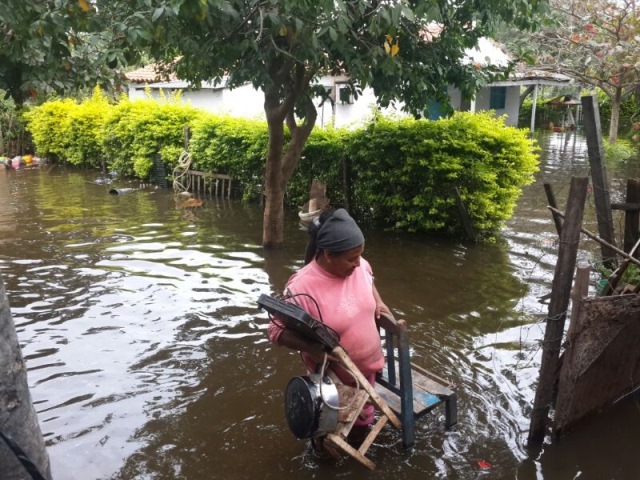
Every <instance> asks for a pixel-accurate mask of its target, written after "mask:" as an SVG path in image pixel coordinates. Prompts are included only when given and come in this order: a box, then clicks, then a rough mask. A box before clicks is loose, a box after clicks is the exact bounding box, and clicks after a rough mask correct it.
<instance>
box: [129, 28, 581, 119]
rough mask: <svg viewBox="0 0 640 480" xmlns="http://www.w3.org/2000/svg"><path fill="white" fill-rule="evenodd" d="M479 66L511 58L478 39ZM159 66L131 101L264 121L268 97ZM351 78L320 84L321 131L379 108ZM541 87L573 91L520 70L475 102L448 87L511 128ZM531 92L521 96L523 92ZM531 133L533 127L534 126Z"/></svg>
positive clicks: (136, 86) (466, 106)
mask: <svg viewBox="0 0 640 480" xmlns="http://www.w3.org/2000/svg"><path fill="white" fill-rule="evenodd" d="M466 61H468V62H472V63H474V64H476V65H478V66H486V65H496V66H506V65H507V64H508V62H509V56H508V54H507V53H506V52H505V51H504V50H503V49H502V48H501V47H500V46H499V45H498V44H497V43H495V42H493V41H492V40H489V39H484V38H482V39H480V41H479V42H478V46H477V47H476V48H474V49H469V50H468V51H467V60H466ZM160 72H161V70H160V69H158V68H157V67H156V66H155V65H148V66H146V67H144V68H141V69H138V70H134V71H132V72H129V73H127V74H126V78H127V80H128V81H129V84H128V88H129V98H131V99H136V98H144V96H145V91H149V92H150V94H151V96H152V98H157V99H160V98H162V96H163V95H165V96H168V95H170V94H172V93H173V92H175V91H178V90H179V91H181V99H182V101H183V102H185V103H190V104H191V105H192V106H193V107H196V108H201V109H203V110H206V111H209V112H212V113H216V114H222V115H230V116H237V117H245V118H260V119H264V118H265V114H264V95H263V93H262V92H261V91H258V90H256V89H255V88H253V86H252V85H251V84H249V83H247V84H245V85H242V86H240V87H236V88H234V89H230V88H228V87H227V86H226V81H227V79H226V78H223V79H222V82H221V83H220V84H218V85H214V84H213V83H206V82H205V83H203V84H202V86H201V87H200V88H199V89H195V88H191V87H190V86H189V84H188V83H187V82H185V81H182V80H178V79H177V78H175V76H173V75H164V76H163V75H162V73H160ZM347 81H348V78H347V77H344V76H342V77H338V76H324V77H321V78H320V79H319V80H318V83H319V84H320V85H323V86H324V87H325V88H326V89H327V91H328V92H330V95H331V97H332V98H333V99H334V102H333V104H332V103H331V102H324V103H322V104H321V102H320V101H318V102H317V107H318V120H317V124H318V125H319V126H326V125H330V124H333V125H335V126H336V127H345V126H350V125H358V124H361V123H363V122H364V121H366V120H367V118H369V116H370V114H371V111H372V107H373V106H374V105H375V104H376V99H375V96H374V94H373V90H372V89H370V88H365V89H364V90H363V92H362V94H361V95H360V96H358V98H357V99H354V98H353V97H352V96H351V95H349V92H348V89H346V88H345V85H346V83H347ZM538 85H570V78H569V77H566V76H564V75H558V74H550V73H547V72H541V71H536V70H527V69H518V70H516V71H515V72H514V73H513V74H512V75H511V76H510V78H509V79H508V80H504V81H499V82H494V83H492V84H490V85H488V86H486V87H484V88H482V89H480V90H479V91H478V93H477V94H476V97H475V99H473V100H471V101H464V100H463V99H462V96H461V94H460V91H459V90H458V89H456V88H453V87H449V88H448V89H447V92H448V94H449V102H450V106H451V108H452V109H453V110H460V111H486V110H494V111H495V112H496V115H500V116H502V115H504V116H505V122H506V124H507V125H513V126H516V125H517V124H518V114H519V111H520V105H521V100H522V99H521V97H522V98H524V95H526V94H528V92H534V95H535V92H537V86H538ZM523 87H524V88H527V89H528V90H526V93H525V94H524V95H521V90H522V88H523ZM444 111H445V109H444V108H442V106H441V105H439V104H437V103H435V102H434V103H432V104H430V105H428V106H427V107H426V108H425V112H424V116H425V117H426V118H430V119H436V118H440V117H441V116H442V114H443V112H444ZM389 112H393V113H397V114H401V115H402V113H401V109H400V108H393V107H390V108H388V109H386V111H385V113H389ZM532 129H533V121H532Z"/></svg>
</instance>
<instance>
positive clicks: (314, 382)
mask: <svg viewBox="0 0 640 480" xmlns="http://www.w3.org/2000/svg"><path fill="white" fill-rule="evenodd" d="M284 406H285V414H286V417H287V423H288V424H289V429H290V430H291V432H293V434H294V435H295V436H296V438H300V439H305V438H312V437H320V436H322V435H326V434H327V433H331V432H333V431H335V429H336V427H337V426H338V413H339V412H338V406H339V398H338V389H337V388H336V386H335V385H334V383H333V382H332V381H331V379H330V378H329V377H326V376H325V377H324V378H321V377H320V375H319V374H311V375H305V376H300V377H294V378H292V379H291V380H290V381H289V384H288V385H287V390H286V394H285V405H284Z"/></svg>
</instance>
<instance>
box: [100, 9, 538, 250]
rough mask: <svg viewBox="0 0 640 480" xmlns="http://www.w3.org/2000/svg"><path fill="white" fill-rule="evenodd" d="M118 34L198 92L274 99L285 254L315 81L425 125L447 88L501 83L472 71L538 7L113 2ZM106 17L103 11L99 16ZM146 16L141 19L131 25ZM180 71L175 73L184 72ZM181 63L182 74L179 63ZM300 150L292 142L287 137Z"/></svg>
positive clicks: (273, 213) (268, 205)
mask: <svg viewBox="0 0 640 480" xmlns="http://www.w3.org/2000/svg"><path fill="white" fill-rule="evenodd" d="M107 3H109V6H108V8H109V9H110V12H112V14H113V15H114V16H116V17H117V18H118V19H119V20H118V21H119V22H121V21H124V19H134V20H136V21H134V22H133V23H134V25H133V26H132V31H133V32H134V35H135V36H136V37H137V39H138V43H139V44H140V45H141V44H145V46H146V47H148V48H149V49H150V52H151V55H152V57H153V58H156V59H159V60H164V61H165V62H166V63H167V64H170V65H172V68H173V69H175V71H176V72H177V74H178V75H179V76H180V77H181V78H183V79H185V80H189V81H191V82H192V83H194V84H196V85H197V84H199V83H200V82H203V81H208V80H214V81H218V82H220V81H222V79H223V78H225V76H226V75H228V85H229V86H231V87H233V86H237V85H241V84H244V83H246V82H251V83H252V84H253V85H254V86H255V87H256V88H259V89H261V90H262V91H263V92H264V109H265V113H266V118H267V122H268V126H269V143H268V154H267V160H266V173H265V196H266V197H265V200H266V201H265V209H264V224H263V244H264V245H265V246H266V247H277V246H280V245H281V244H282V242H283V239H284V238H283V228H284V207H283V199H284V192H285V187H286V185H287V182H288V181H289V179H290V178H291V176H292V174H293V172H294V170H295V169H296V167H297V165H298V161H299V159H300V156H301V153H302V150H303V148H304V145H305V143H306V141H307V139H308V137H309V135H310V133H311V131H312V129H313V127H314V125H315V121H316V116H317V112H316V108H315V106H314V102H313V100H314V97H316V96H318V95H319V96H323V95H324V96H327V95H328V94H327V92H326V91H325V89H324V88H323V87H321V86H320V85H319V84H318V83H317V80H318V78H319V77H320V76H322V75H327V74H329V75H342V76H347V77H348V79H349V84H348V88H350V89H351V91H352V94H353V95H354V96H356V97H357V95H358V93H360V92H361V91H362V89H363V88H365V87H367V86H369V87H372V88H373V90H374V91H375V94H376V97H377V101H378V103H379V104H380V105H381V106H387V105H389V104H390V103H392V102H394V101H400V102H402V105H403V108H404V109H405V110H407V111H408V112H411V113H413V114H416V115H419V114H421V113H422V112H423V111H424V109H425V107H426V106H427V105H428V103H429V102H430V101H442V100H447V99H446V98H445V93H444V92H445V87H446V86H447V85H453V86H456V87H458V88H459V89H460V90H461V91H462V92H463V94H464V95H465V96H466V97H471V96H472V95H473V94H474V93H475V92H476V91H477V89H478V87H479V85H481V84H482V83H484V82H486V81H487V80H488V79H489V78H490V77H491V75H492V74H494V73H496V72H495V71H493V70H491V69H488V70H485V69H479V68H477V67H476V66H475V65H473V64H470V63H468V62H467V63H465V62H464V61H463V58H464V52H465V50H466V49H468V48H470V47H473V46H475V44H476V42H477V40H478V38H479V37H480V36H483V35H486V34H488V33H490V32H491V29H492V28H493V25H494V22H497V21H508V22H511V23H515V24H517V25H518V26H519V27H521V28H527V27H529V26H530V25H531V22H532V20H533V19H534V17H535V14H536V13H537V12H538V11H539V10H540V9H541V8H542V7H543V6H544V5H545V3H546V2H544V1H537V0H491V1H483V2H478V1H474V0H459V1H456V2H450V1H434V0H350V1H346V0H153V1H151V0H133V1H117V0H116V1H111V2H107ZM100 9H101V7H99V8H98V10H99V11H100ZM136 14H142V15H139V16H138V17H133V15H136ZM174 60H175V62H174ZM172 62H173V63H172ZM287 128H288V133H289V135H290V138H288V137H287V131H286V129H287Z"/></svg>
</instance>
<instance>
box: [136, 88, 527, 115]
mask: <svg viewBox="0 0 640 480" xmlns="http://www.w3.org/2000/svg"><path fill="white" fill-rule="evenodd" d="M319 83H320V84H322V85H325V87H327V88H330V87H331V86H332V85H333V79H332V78H331V77H323V78H321V79H320V80H319ZM177 87H181V88H177ZM148 88H149V89H150V91H151V97H152V98H155V99H160V98H161V97H162V95H161V93H160V90H162V91H163V92H164V95H165V97H166V96H169V95H170V94H171V92H172V91H174V90H182V95H181V100H182V102H183V103H185V104H191V105H192V106H193V107H196V108H201V109H203V110H206V111H208V112H211V113H215V114H218V115H230V116H233V117H243V118H251V119H261V120H265V119H266V118H265V114H264V94H263V93H262V91H260V90H256V89H254V88H253V86H252V85H251V84H246V85H243V86H241V87H237V88H234V89H233V90H230V89H228V88H211V87H208V86H205V87H203V88H202V89H201V90H189V89H187V88H186V84H185V83H184V82H167V83H156V84H152V85H149V87H148ZM338 88H339V85H338ZM489 92H490V90H489V88H484V89H482V90H481V91H480V92H478V95H477V97H476V99H475V101H473V102H472V103H471V110H473V111H481V110H488V109H489V98H490V93H489ZM448 93H449V96H450V99H451V100H450V101H451V106H452V108H453V109H454V110H460V104H461V95H460V91H459V90H457V89H455V88H449V89H448ZM144 97H145V87H144V86H140V85H136V86H134V87H132V88H130V89H129V98H130V99H132V100H134V99H138V98H144ZM336 97H337V100H336V103H335V107H332V105H331V102H329V101H326V102H324V104H322V105H320V101H319V100H318V102H316V106H317V107H318V119H317V123H316V124H317V125H318V126H319V127H328V126H330V125H332V123H333V125H334V126H335V127H338V128H342V127H353V128H356V127H358V126H362V125H364V124H365V123H366V122H367V121H368V120H369V119H370V118H371V115H372V112H373V108H374V107H375V105H376V98H375V95H374V94H373V89H371V88H366V89H364V90H363V92H362V95H360V96H359V97H358V99H357V100H356V101H355V102H354V103H352V104H348V103H342V102H341V101H340V95H339V94H338V93H337V92H336ZM519 108H520V87H518V86H512V87H507V98H506V106H505V108H504V109H501V110H497V111H496V114H497V115H504V114H506V115H507V120H506V123H507V124H508V125H517V123H518V111H519ZM334 114H335V121H333V116H334ZM383 114H385V115H398V116H407V114H406V113H404V112H402V110H401V104H400V103H398V104H397V105H396V106H390V107H389V108H386V109H383Z"/></svg>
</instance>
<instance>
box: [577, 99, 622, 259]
mask: <svg viewBox="0 0 640 480" xmlns="http://www.w3.org/2000/svg"><path fill="white" fill-rule="evenodd" d="M581 100H582V111H583V115H584V132H585V136H586V138H587V150H588V154H589V167H590V168H591V180H592V181H593V199H594V203H595V205H596V217H597V219H598V233H599V235H600V238H602V239H603V240H604V241H605V242H608V243H610V244H612V245H615V235H614V230H613V215H612V213H611V198H610V196H609V177H608V176H607V166H606V164H605V162H604V148H603V147H602V128H601V126H600V112H599V110H598V102H597V100H596V98H595V97H594V96H593V95H585V96H583V97H582V98H581ZM600 250H601V252H602V263H603V264H604V265H605V266H606V267H607V268H609V269H611V270H613V269H614V268H615V264H616V263H617V256H616V253H615V252H614V251H613V250H611V249H610V248H608V247H606V246H604V245H601V246H600Z"/></svg>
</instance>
